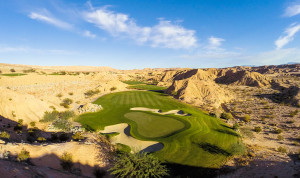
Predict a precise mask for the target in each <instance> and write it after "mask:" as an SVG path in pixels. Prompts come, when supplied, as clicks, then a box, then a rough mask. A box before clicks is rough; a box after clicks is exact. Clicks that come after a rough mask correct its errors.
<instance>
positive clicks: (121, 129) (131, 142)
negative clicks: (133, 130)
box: [101, 123, 163, 152]
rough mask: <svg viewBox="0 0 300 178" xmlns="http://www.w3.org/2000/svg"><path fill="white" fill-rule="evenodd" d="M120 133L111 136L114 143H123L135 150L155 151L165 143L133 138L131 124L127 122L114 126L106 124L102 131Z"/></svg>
mask: <svg viewBox="0 0 300 178" xmlns="http://www.w3.org/2000/svg"><path fill="white" fill-rule="evenodd" d="M112 132H118V133H120V134H119V135H117V136H114V137H112V138H111V142H112V143H122V144H125V145H128V146H130V147H131V149H132V150H134V151H142V150H143V151H146V152H155V151H159V150H161V149H162V148H163V144H162V143H159V142H155V141H142V140H138V139H135V138H133V137H132V136H131V135H130V126H129V125H128V124H126V123H121V124H116V125H112V126H106V127H105V129H104V130H103V131H101V133H112Z"/></svg>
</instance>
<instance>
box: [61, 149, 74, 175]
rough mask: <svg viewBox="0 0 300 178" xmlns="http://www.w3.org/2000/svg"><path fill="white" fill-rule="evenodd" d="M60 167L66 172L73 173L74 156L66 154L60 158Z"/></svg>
mask: <svg viewBox="0 0 300 178" xmlns="http://www.w3.org/2000/svg"><path fill="white" fill-rule="evenodd" d="M60 165H61V167H62V168H63V169H64V170H66V171H71V170H72V167H73V155H72V154H71V153H68V152H64V153H63V154H62V155H61V156H60Z"/></svg>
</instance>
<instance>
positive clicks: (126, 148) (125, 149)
mask: <svg viewBox="0 0 300 178" xmlns="http://www.w3.org/2000/svg"><path fill="white" fill-rule="evenodd" d="M116 149H117V153H121V154H122V153H130V152H131V148H130V146H128V145H124V144H122V143H117V144H116Z"/></svg>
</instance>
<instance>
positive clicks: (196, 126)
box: [78, 91, 240, 168]
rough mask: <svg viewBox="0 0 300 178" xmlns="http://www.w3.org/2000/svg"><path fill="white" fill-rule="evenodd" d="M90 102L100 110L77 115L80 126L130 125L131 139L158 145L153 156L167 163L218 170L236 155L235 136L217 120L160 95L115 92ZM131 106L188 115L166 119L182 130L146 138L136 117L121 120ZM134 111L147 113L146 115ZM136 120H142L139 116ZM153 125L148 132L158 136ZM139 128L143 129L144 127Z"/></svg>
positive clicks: (158, 115) (100, 127)
mask: <svg viewBox="0 0 300 178" xmlns="http://www.w3.org/2000/svg"><path fill="white" fill-rule="evenodd" d="M94 103H95V104H100V105H102V106H103V108H104V109H103V110H101V111H100V112H97V113H86V114H83V115H81V116H80V117H79V120H78V121H79V122H80V123H81V124H82V125H83V126H85V127H88V128H92V129H94V130H98V129H104V127H105V126H109V125H114V124H119V123H128V124H129V125H130V126H131V129H130V134H131V135H132V136H133V137H135V138H137V139H140V140H152V141H158V142H161V143H162V144H163V145H164V148H163V149H162V150H160V151H158V152H155V153H154V154H155V155H156V156H158V157H159V158H160V159H162V160H165V161H167V162H170V163H178V164H183V165H190V166H199V167H210V168H215V167H220V166H221V165H222V164H223V163H224V161H225V160H226V159H227V158H228V157H230V156H231V155H233V154H236V153H235V150H238V149H237V148H236V147H237V143H238V142H239V141H240V137H239V135H238V134H237V133H236V132H235V131H233V130H232V129H231V128H229V127H228V126H226V125H225V124H224V123H223V122H222V121H221V120H220V119H218V118H214V117H211V116H209V115H207V114H205V113H203V112H202V111H201V110H199V109H197V108H195V107H192V106H189V105H187V104H183V103H180V102H178V101H177V100H175V99H173V98H171V97H169V96H167V95H165V94H163V93H158V92H152V91H127V92H118V93H112V94H108V95H104V96H102V97H100V98H99V99H98V100H96V101H95V102H94ZM133 107H146V108H152V109H161V110H162V111H169V110H174V109H177V110H182V111H184V112H185V113H189V114H191V115H190V116H176V115H169V116H170V117H171V118H170V119H177V120H178V121H180V122H182V123H184V125H185V127H184V128H183V129H181V130H179V131H176V132H174V133H173V134H171V135H169V136H165V137H155V138H147V137H145V136H143V134H142V133H140V132H144V131H139V129H140V128H139V125H140V127H141V124H140V121H137V120H138V117H137V116H135V118H134V119H133V120H131V119H128V118H126V117H125V116H126V114H127V113H132V112H133V111H131V110H130V108H133ZM136 112H140V113H147V114H149V112H141V111H136ZM153 115H156V116H157V117H162V115H160V114H154V113H153ZM140 119H141V120H143V119H145V118H143V117H142V116H141V118H140ZM161 119H162V120H163V119H164V118H161ZM167 120H168V119H166V120H164V121H167ZM142 122H143V121H142ZM157 123H159V124H154V125H156V126H157V127H160V128H161V127H162V126H163V128H165V129H169V128H168V127H169V125H168V122H163V121H161V122H157ZM154 125H151V126H150V127H151V128H152V132H153V134H158V135H159V132H160V131H158V130H157V129H155V128H154ZM142 126H143V127H146V125H142ZM178 128H179V127H178ZM150 131H151V129H149V130H148V132H150ZM155 132H158V133H155Z"/></svg>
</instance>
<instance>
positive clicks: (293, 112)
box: [290, 109, 299, 117]
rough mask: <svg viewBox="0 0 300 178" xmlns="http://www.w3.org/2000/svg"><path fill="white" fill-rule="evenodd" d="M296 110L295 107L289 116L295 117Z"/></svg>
mask: <svg viewBox="0 0 300 178" xmlns="http://www.w3.org/2000/svg"><path fill="white" fill-rule="evenodd" d="M298 112H299V111H298V110H297V109H296V110H295V111H292V112H290V116H291V117H295V116H296V115H297V114H298Z"/></svg>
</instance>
